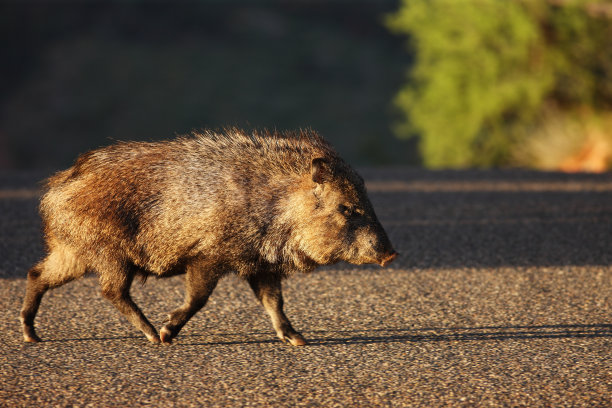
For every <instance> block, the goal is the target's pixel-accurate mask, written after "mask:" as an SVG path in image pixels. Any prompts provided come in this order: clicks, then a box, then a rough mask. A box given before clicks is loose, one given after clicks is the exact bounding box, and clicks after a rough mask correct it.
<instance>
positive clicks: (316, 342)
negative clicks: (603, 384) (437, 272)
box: [43, 324, 612, 347]
mask: <svg viewBox="0 0 612 408" xmlns="http://www.w3.org/2000/svg"><path fill="white" fill-rule="evenodd" d="M304 334H305V335H306V336H307V341H308V346H326V345H336V344H375V343H413V342H440V341H483V340H484V341H487V340H529V339H571V338H598V337H612V324H560V325H543V326H482V327H446V328H445V327H431V328H422V329H371V330H338V331H311V332H305V333H304ZM309 335H310V336H309ZM317 336H319V337H317ZM321 336H323V337H321ZM262 337H266V338H265V339H262ZM219 338H227V339H229V340H218V339H219ZM43 340H44V343H64V342H66V343H68V342H89V341H92V342H99V341H108V340H136V341H139V340H140V341H142V343H143V344H145V345H151V346H153V347H165V346H163V345H154V344H150V343H149V342H148V341H147V340H146V339H145V337H144V336H139V335H134V336H101V337H95V336H94V337H85V338H69V339H43ZM273 343H279V344H280V340H278V339H277V338H276V337H274V333H273V332H272V331H254V332H245V333H235V332H234V333H221V332H213V333H202V334H186V335H179V336H178V337H177V338H176V339H175V341H174V343H173V344H172V345H171V346H169V347H174V346H179V347H180V346H228V345H248V344H273Z"/></svg>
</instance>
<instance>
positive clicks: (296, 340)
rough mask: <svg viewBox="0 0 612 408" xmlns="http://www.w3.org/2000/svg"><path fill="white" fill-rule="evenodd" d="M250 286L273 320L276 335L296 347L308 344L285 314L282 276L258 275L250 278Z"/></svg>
mask: <svg viewBox="0 0 612 408" xmlns="http://www.w3.org/2000/svg"><path fill="white" fill-rule="evenodd" d="M248 281H249V284H250V285H251V288H252V289H253V292H255V296H257V299H259V301H260V302H261V303H262V304H263V307H264V309H266V312H267V313H268V315H270V318H271V319H272V325H273V326H274V330H276V334H277V335H278V337H279V338H280V339H281V340H282V341H286V342H289V343H291V344H292V345H294V346H303V345H305V344H306V340H304V337H302V335H301V334H300V333H298V332H296V331H295V330H294V329H293V327H291V323H290V322H289V319H287V316H285V313H284V312H283V294H282V292H281V278H280V276H277V275H274V274H271V273H265V272H264V273H258V274H256V275H254V276H251V277H250V278H248Z"/></svg>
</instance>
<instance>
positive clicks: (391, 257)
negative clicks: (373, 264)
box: [378, 251, 398, 268]
mask: <svg viewBox="0 0 612 408" xmlns="http://www.w3.org/2000/svg"><path fill="white" fill-rule="evenodd" d="M397 255H398V253H397V252H395V251H392V252H391V253H390V254H389V255H387V256H385V257H384V258H383V259H382V261H380V262H378V264H379V265H380V266H382V267H383V268H384V267H385V266H387V265H389V264H390V263H391V262H393V260H394V259H395V258H397Z"/></svg>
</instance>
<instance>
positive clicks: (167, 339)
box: [159, 326, 172, 344]
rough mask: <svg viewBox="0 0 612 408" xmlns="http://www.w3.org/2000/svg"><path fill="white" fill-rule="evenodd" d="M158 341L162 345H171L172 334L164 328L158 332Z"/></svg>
mask: <svg viewBox="0 0 612 408" xmlns="http://www.w3.org/2000/svg"><path fill="white" fill-rule="evenodd" d="M159 340H160V341H161V342H162V344H172V332H171V331H170V330H169V329H168V328H166V327H165V326H164V327H162V329H161V330H160V331H159Z"/></svg>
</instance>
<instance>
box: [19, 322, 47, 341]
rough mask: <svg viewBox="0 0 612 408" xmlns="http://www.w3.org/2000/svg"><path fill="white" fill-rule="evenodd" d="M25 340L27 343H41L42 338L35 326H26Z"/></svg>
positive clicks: (24, 330)
mask: <svg viewBox="0 0 612 408" xmlns="http://www.w3.org/2000/svg"><path fill="white" fill-rule="evenodd" d="M23 341H25V342H26V343H40V342H41V341H42V340H41V339H40V337H38V336H37V335H36V332H35V331H34V327H32V326H25V327H24V328H23Z"/></svg>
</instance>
